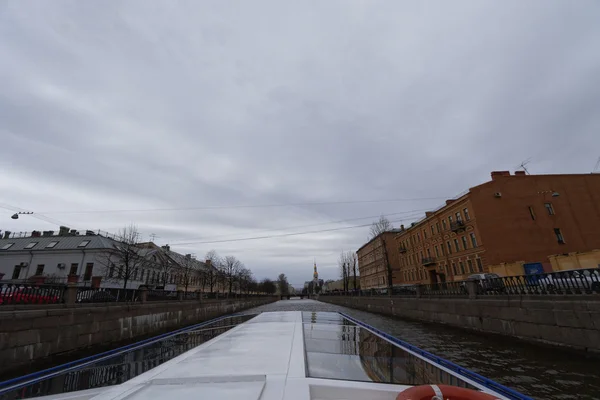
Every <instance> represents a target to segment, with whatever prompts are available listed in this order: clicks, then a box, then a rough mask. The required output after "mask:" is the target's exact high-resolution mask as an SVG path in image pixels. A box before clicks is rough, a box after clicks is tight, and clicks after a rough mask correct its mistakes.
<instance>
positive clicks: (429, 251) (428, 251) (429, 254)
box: [427, 249, 431, 257]
mask: <svg viewBox="0 0 600 400" xmlns="http://www.w3.org/2000/svg"><path fill="white" fill-rule="evenodd" d="M427 257H431V249H427Z"/></svg>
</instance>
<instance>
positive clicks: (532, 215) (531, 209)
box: [529, 206, 535, 221]
mask: <svg viewBox="0 0 600 400" xmlns="http://www.w3.org/2000/svg"><path fill="white" fill-rule="evenodd" d="M529 215H530V216H531V219H532V220H534V221H535V212H534V211H533V207H531V206H529Z"/></svg>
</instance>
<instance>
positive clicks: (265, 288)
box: [258, 278, 277, 294]
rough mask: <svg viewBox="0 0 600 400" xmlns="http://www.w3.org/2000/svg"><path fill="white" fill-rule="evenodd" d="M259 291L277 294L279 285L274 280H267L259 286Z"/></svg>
mask: <svg viewBox="0 0 600 400" xmlns="http://www.w3.org/2000/svg"><path fill="white" fill-rule="evenodd" d="M258 290H259V291H260V292H262V293H264V294H275V292H277V285H276V284H275V282H273V281H272V280H270V279H268V278H265V279H263V280H262V281H260V283H259V284H258Z"/></svg>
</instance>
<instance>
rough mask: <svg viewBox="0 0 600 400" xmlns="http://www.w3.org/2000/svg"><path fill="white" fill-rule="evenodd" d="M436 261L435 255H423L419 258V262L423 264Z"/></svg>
mask: <svg viewBox="0 0 600 400" xmlns="http://www.w3.org/2000/svg"><path fill="white" fill-rule="evenodd" d="M435 263H436V260H435V257H423V258H421V264H423V265H433V264H435Z"/></svg>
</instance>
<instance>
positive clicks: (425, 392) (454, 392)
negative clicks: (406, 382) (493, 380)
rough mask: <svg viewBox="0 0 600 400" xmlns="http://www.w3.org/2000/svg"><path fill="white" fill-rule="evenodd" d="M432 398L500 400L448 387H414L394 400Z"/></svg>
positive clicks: (475, 392) (471, 391)
mask: <svg viewBox="0 0 600 400" xmlns="http://www.w3.org/2000/svg"><path fill="white" fill-rule="evenodd" d="M435 396H437V397H435ZM432 398H434V399H439V400H500V399H498V398H497V397H496V396H493V395H491V394H488V393H483V392H478V391H477V390H471V389H466V388H461V387H457V386H450V385H422V386H414V387H411V388H410V389H406V390H405V391H403V392H401V393H400V394H398V397H396V400H432Z"/></svg>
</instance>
